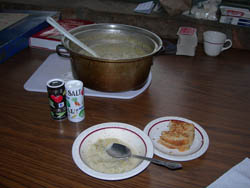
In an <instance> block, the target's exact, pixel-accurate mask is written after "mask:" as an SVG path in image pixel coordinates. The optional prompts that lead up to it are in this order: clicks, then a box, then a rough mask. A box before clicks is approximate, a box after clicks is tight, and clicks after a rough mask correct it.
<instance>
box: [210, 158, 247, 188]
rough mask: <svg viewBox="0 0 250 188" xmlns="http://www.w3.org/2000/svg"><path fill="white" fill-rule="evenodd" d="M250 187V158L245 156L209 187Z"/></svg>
mask: <svg viewBox="0 0 250 188" xmlns="http://www.w3.org/2000/svg"><path fill="white" fill-rule="evenodd" d="M247 187H250V159H249V158H245V159H244V160H243V161H241V162H240V163H239V164H237V165H235V166H234V167H232V168H231V169H230V170H228V171H227V172H226V173H225V174H223V175H222V176H221V177H219V178H218V179H217V180H216V181H214V182H213V183H212V184H210V185H209V186H208V187H207V188H247Z"/></svg>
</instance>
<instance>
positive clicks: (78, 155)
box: [72, 122, 154, 180]
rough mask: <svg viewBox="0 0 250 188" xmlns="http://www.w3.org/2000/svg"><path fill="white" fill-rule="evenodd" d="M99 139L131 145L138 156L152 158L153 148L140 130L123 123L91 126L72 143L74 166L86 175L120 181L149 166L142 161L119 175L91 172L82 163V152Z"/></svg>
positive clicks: (90, 169) (147, 162) (146, 162)
mask: <svg viewBox="0 0 250 188" xmlns="http://www.w3.org/2000/svg"><path fill="white" fill-rule="evenodd" d="M99 138H117V139H119V140H121V141H122V142H124V143H126V144H128V145H131V146H132V147H134V149H136V150H137V151H138V152H139V154H142V155H145V156H146V157H153V155H154V147H153V144H152V141H151V140H150V138H149V137H148V136H147V135H146V134H145V133H144V132H143V131H142V130H140V129H138V128H136V127H134V126H132V125H129V124H125V123H118V122H111V123H102V124H98V125H95V126H92V127H90V128H88V129H86V130H85V131H83V132H82V133H81V134H80V135H79V136H78V137H77V138H76V139H75V141H74V144H73V147H72V157H73V160H74V162H75V164H76V165H77V166H78V167H79V168H80V169H81V170H82V171H83V172H85V173H86V174H88V175H90V176H92V177H95V178H98V179H103V180H122V179H127V178H130V177H132V176H135V175H137V174H139V173H140V172H142V171H143V170H144V169H145V168H147V166H148V165H149V164H150V162H149V161H146V160H144V161H142V162H141V163H140V164H139V165H138V166H137V167H136V168H134V169H132V170H130V171H128V172H125V173H120V174H106V173H101V172H97V171H95V170H93V169H92V168H90V167H89V166H88V165H87V164H86V163H85V162H84V157H83V156H84V152H86V151H87V148H88V147H89V146H90V145H91V144H93V143H95V142H96V141H97V140H98V139H99Z"/></svg>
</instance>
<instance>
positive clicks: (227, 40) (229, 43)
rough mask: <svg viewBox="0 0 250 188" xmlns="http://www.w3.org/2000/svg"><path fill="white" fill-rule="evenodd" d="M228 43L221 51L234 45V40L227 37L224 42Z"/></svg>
mask: <svg viewBox="0 0 250 188" xmlns="http://www.w3.org/2000/svg"><path fill="white" fill-rule="evenodd" d="M226 43H228V45H227V46H226V47H223V48H222V49H221V51H224V50H227V49H229V48H231V47H232V41H231V40H230V39H226V40H225V43H224V44H226Z"/></svg>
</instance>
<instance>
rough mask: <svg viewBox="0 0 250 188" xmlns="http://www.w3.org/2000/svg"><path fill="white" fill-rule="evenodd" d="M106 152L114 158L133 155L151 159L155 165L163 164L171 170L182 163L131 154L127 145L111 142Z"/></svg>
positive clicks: (178, 167) (179, 166) (180, 166)
mask: <svg viewBox="0 0 250 188" xmlns="http://www.w3.org/2000/svg"><path fill="white" fill-rule="evenodd" d="M106 152H107V153H108V154H109V155H110V156H112V157H114V158H119V159H122V158H128V157H135V158H139V159H143V160H148V161H151V162H152V163H154V164H157V165H161V166H165V167H167V168H169V169H171V170H176V169H180V168H182V165H181V164H180V163H176V162H168V161H162V160H158V159H154V158H149V157H144V156H140V155H133V154H132V153H131V151H130V149H129V148H128V147H127V146H125V145H122V144H118V143H113V144H112V145H110V146H109V147H107V148H106Z"/></svg>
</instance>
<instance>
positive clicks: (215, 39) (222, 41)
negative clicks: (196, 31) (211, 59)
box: [203, 31, 232, 56]
mask: <svg viewBox="0 0 250 188" xmlns="http://www.w3.org/2000/svg"><path fill="white" fill-rule="evenodd" d="M203 43H204V50H205V53H206V54H207V55H208V56H217V55H219V54H220V53H221V52H222V51H224V50H227V49H229V48H231V47H232V41H231V40H230V39H227V36H226V35H225V34H224V33H222V32H218V31H206V32H204V33H203Z"/></svg>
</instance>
